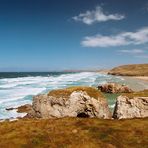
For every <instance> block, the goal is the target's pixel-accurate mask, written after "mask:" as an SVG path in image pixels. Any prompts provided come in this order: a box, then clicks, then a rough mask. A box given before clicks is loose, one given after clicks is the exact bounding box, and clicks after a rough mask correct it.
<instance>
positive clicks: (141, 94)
mask: <svg viewBox="0 0 148 148" xmlns="http://www.w3.org/2000/svg"><path fill="white" fill-rule="evenodd" d="M122 95H124V96H127V97H129V98H133V97H148V89H147V90H143V91H139V92H133V93H123V94H122Z"/></svg>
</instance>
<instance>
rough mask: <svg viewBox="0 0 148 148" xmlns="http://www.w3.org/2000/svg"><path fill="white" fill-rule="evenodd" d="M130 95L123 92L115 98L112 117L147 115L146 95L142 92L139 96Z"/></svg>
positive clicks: (147, 98) (124, 117) (147, 103)
mask: <svg viewBox="0 0 148 148" xmlns="http://www.w3.org/2000/svg"><path fill="white" fill-rule="evenodd" d="M135 94H136V93H135ZM132 95H133V94H132ZM132 95H129V94H127V95H126V94H125V95H121V96H119V97H118V98H117V101H116V105H115V110H114V113H113V118H115V119H126V118H144V117H148V95H144V93H143V94H141V95H139V96H138V94H137V95H133V96H132Z"/></svg>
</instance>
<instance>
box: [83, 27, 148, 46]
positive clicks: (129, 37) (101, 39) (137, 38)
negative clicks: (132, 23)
mask: <svg viewBox="0 0 148 148" xmlns="http://www.w3.org/2000/svg"><path fill="white" fill-rule="evenodd" d="M145 43H148V27H145V28H142V29H139V30H138V31H136V32H122V33H119V34H116V35H110V36H103V35H100V34H98V35H95V36H89V37H85V38H84V39H83V41H82V42H81V44H82V46H84V47H113V46H123V45H140V44H145Z"/></svg>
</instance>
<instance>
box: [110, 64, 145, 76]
mask: <svg viewBox="0 0 148 148" xmlns="http://www.w3.org/2000/svg"><path fill="white" fill-rule="evenodd" d="M108 74H111V75H120V76H148V64H132V65H122V66H118V67H115V68H113V69H111V70H110V71H109V72H108Z"/></svg>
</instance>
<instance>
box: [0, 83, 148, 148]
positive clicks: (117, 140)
mask: <svg viewBox="0 0 148 148" xmlns="http://www.w3.org/2000/svg"><path fill="white" fill-rule="evenodd" d="M104 93H107V94H116V93H117V94H119V96H118V97H117V98H116V105H115V108H114V111H113V113H111V112H110V110H109V107H108V103H107V100H106V98H105V97H104V96H105V95H104ZM12 109H13V108H10V109H9V108H8V109H7V110H12ZM15 109H16V108H15ZM17 111H18V112H20V113H22V112H26V113H27V115H26V116H25V117H24V118H22V119H19V120H18V121H12V122H9V121H3V122H1V123H0V133H1V134H0V147H75V146H76V145H77V146H78V147H94V148H95V147H107V148H116V147H131V146H132V147H135V148H136V147H137V148H138V147H141V146H142V147H143V148H146V147H147V145H148V142H147V137H148V134H147V133H148V131H147V129H148V128H147V126H146V125H147V122H148V90H143V91H139V92H134V91H133V90H132V89H130V88H129V87H128V86H126V85H120V84H116V83H108V84H105V85H101V86H98V88H94V87H82V86H81V87H70V88H65V89H58V90H52V91H50V92H48V93H47V94H42V95H37V96H34V98H33V103H32V105H28V104H26V105H24V106H20V107H18V108H17ZM137 118H139V119H137ZM118 119H120V120H118ZM123 119H124V120H123ZM125 119H126V120H125ZM129 119H130V120H129ZM131 119H132V120H131ZM129 139H130V140H129Z"/></svg>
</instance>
